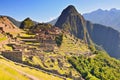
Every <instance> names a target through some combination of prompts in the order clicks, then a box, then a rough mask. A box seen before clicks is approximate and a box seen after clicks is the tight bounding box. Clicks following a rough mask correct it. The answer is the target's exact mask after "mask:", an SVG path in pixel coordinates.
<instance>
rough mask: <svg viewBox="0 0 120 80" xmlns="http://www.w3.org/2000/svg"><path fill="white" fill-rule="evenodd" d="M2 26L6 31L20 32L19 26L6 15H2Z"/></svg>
mask: <svg viewBox="0 0 120 80" xmlns="http://www.w3.org/2000/svg"><path fill="white" fill-rule="evenodd" d="M0 28H2V29H3V31H4V32H19V28H18V27H16V26H15V25H14V24H13V23H12V22H11V21H10V20H9V19H8V18H7V17H6V16H1V17H0Z"/></svg>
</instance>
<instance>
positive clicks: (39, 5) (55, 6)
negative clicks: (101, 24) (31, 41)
mask: <svg viewBox="0 0 120 80" xmlns="http://www.w3.org/2000/svg"><path fill="white" fill-rule="evenodd" d="M68 5H74V6H75V7H76V8H77V10H78V12H80V13H87V12H91V11H94V10H96V9H99V8H101V9H108V10H109V9H111V8H117V9H120V0H0V15H7V16H11V17H13V18H15V19H17V20H20V21H21V20H24V19H25V18H26V17H30V18H31V19H33V20H35V21H38V22H46V21H50V20H52V19H54V18H56V17H58V16H59V15H60V14H61V12H62V10H63V9H64V8H66V7H67V6H68Z"/></svg>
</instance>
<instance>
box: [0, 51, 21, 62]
mask: <svg viewBox="0 0 120 80" xmlns="http://www.w3.org/2000/svg"><path fill="white" fill-rule="evenodd" d="M2 55H3V56H4V57H6V58H8V59H10V60H13V61H16V62H22V52H21V51H2Z"/></svg>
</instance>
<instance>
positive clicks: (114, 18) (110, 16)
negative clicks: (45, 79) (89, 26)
mask: <svg viewBox="0 0 120 80" xmlns="http://www.w3.org/2000/svg"><path fill="white" fill-rule="evenodd" d="M83 16H84V18H85V19H86V20H89V21H91V22H93V23H98V24H103V25H106V26H110V27H112V28H114V29H116V30H118V31H120V19H119V17H120V10H118V9H116V8H112V9H110V10H102V9H98V10H95V11H93V12H90V13H85V14H83Z"/></svg>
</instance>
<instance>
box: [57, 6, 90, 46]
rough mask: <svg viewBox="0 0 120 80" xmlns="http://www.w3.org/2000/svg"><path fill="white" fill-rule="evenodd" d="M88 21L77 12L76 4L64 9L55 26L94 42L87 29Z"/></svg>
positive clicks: (86, 40)
mask: <svg viewBox="0 0 120 80" xmlns="http://www.w3.org/2000/svg"><path fill="white" fill-rule="evenodd" d="M85 23H86V21H85V20H84V18H83V16H82V15H81V14H79V13H78V12H77V10H76V9H75V7H74V6H72V5H70V6H68V7H67V8H66V9H64V10H63V12H62V14H61V15H60V17H59V18H58V20H57V22H56V24H55V26H57V27H59V28H61V29H64V30H66V31H69V32H70V33H71V34H74V36H76V37H77V38H80V39H82V40H84V41H85V42H86V43H90V44H91V43H92V41H91V39H90V37H89V34H88V31H87V29H86V24H85Z"/></svg>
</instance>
